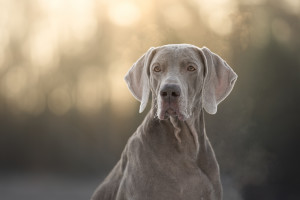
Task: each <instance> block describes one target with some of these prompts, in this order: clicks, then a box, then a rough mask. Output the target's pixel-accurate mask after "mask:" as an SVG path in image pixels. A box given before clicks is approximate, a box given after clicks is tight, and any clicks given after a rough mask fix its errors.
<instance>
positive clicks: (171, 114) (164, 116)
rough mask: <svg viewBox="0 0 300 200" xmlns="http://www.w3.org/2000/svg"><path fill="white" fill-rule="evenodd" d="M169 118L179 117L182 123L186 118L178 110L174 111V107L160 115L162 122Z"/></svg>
mask: <svg viewBox="0 0 300 200" xmlns="http://www.w3.org/2000/svg"><path fill="white" fill-rule="evenodd" d="M168 117H178V119H179V120H180V121H184V116H183V115H182V114H181V113H180V112H179V111H178V109H174V108H172V107H169V108H167V109H165V110H164V111H163V112H162V113H161V115H160V118H161V119H162V120H164V119H167V118H168Z"/></svg>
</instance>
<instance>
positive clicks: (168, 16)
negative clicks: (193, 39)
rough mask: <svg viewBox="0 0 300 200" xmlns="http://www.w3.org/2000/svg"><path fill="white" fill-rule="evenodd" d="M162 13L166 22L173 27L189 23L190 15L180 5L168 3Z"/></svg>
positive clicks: (185, 25)
mask: <svg viewBox="0 0 300 200" xmlns="http://www.w3.org/2000/svg"><path fill="white" fill-rule="evenodd" d="M163 14H164V17H165V20H166V22H167V24H168V25H170V26H171V27H173V28H184V27H187V26H189V25H190V24H191V16H190V14H189V13H188V11H187V10H186V9H185V8H184V7H183V6H182V5H179V4H170V5H169V6H168V7H167V8H166V10H165V11H164V12H163Z"/></svg>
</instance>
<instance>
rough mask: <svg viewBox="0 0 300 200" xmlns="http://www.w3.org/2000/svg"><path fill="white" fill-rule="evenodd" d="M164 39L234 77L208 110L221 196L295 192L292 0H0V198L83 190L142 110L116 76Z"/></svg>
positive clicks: (291, 198)
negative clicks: (197, 50) (222, 63)
mask: <svg viewBox="0 0 300 200" xmlns="http://www.w3.org/2000/svg"><path fill="white" fill-rule="evenodd" d="M169 43H191V44H194V45H197V46H200V47H202V46H207V47H209V48H210V49H211V50H212V51H213V52H215V53H217V54H219V55H220V56H221V57H222V58H224V59H225V60H226V61H227V62H228V63H229V65H230V66H231V67H232V68H233V69H234V70H235V71H236V73H237V74H238V75H239V78H238V81H237V83H236V85H235V88H234V89H233V92H232V93H231V95H229V97H228V98H227V99H226V100H225V101H224V102H223V103H222V104H221V105H220V106H219V109H218V113H217V114H216V115H213V116H208V115H207V117H206V124H207V132H208V137H209V138H210V140H211V142H212V145H213V147H214V149H215V152H216V156H217V159H218V161H219V164H220V167H221V173H222V181H223V185H224V199H225V200H252V199H264V200H277V199H278V200H279V199H280V200H282V199H285V200H296V199H300V191H299V187H300V175H299V174H300V173H299V171H298V170H299V169H300V160H299V153H300V145H299V142H300V136H299V134H300V131H299V130H300V122H299V116H298V113H299V112H300V106H299V102H300V98H299V96H300V1H299V0H252V1H247V0H186V1H180V0H151V1H150V0H143V1H138V0H64V1H60V0H51V1H50V0H26V1H18V0H0V149H1V150H0V198H1V199H3V200H12V199H20V198H22V199H30V200H32V199H43V200H47V199H74V200H77V199H78V200H79V199H89V197H90V196H91V194H92V192H93V191H94V189H95V188H96V187H97V185H98V184H99V183H100V182H101V180H102V179H103V178H104V177H105V176H106V175H107V173H108V172H109V171H110V169H111V168H112V167H113V166H114V165H115V164H116V162H117V161H118V159H119V157H120V154H121V152H122V150H123V148H124V145H125V144H126V141H127V139H128V138H129V137H130V135H131V134H132V133H133V132H134V131H135V130H136V128H137V126H138V125H139V124H140V123H141V121H142V120H143V118H144V116H145V114H146V112H144V113H143V114H138V106H139V104H138V102H137V101H136V100H135V99H134V98H133V97H132V96H131V94H130V92H129V90H128V89H127V86H126V84H125V82H124V81H123V77H124V75H125V73H126V72H127V70H128V69H129V68H130V67H131V65H132V64H133V63H134V62H135V61H136V60H137V59H138V58H139V57H140V56H141V55H142V54H143V53H144V52H145V51H146V50H148V49H149V48H150V47H151V46H160V45H164V44H169ZM148 109H149V108H148Z"/></svg>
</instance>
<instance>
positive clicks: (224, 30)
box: [208, 11, 232, 35]
mask: <svg viewBox="0 0 300 200" xmlns="http://www.w3.org/2000/svg"><path fill="white" fill-rule="evenodd" d="M208 20H209V27H210V28H211V29H212V30H213V31H214V32H215V33H217V34H219V35H228V34H230V33H231V31H232V21H231V19H230V16H229V14H228V13H226V12H222V11H219V12H214V13H211V14H210V16H209V19H208Z"/></svg>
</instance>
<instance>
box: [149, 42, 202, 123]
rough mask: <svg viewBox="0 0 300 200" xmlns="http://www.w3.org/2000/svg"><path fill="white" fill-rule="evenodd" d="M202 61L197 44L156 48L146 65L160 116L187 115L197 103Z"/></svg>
mask: <svg viewBox="0 0 300 200" xmlns="http://www.w3.org/2000/svg"><path fill="white" fill-rule="evenodd" d="M204 72H205V70H204V65H203V62H202V60H201V57H200V55H199V52H198V51H197V49H196V48H193V47H173V48H170V47H161V48H157V49H156V52H155V55H154V57H153V58H152V60H151V63H150V66H149V73H150V89H151V91H152V98H154V104H155V106H156V107H157V113H156V114H157V117H158V118H159V119H160V120H164V119H167V118H168V117H178V119H179V120H186V119H188V118H189V117H190V116H191V115H192V113H193V110H194V109H195V107H197V105H200V104H199V102H200V101H201V90H202V86H203V78H204Z"/></svg>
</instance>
